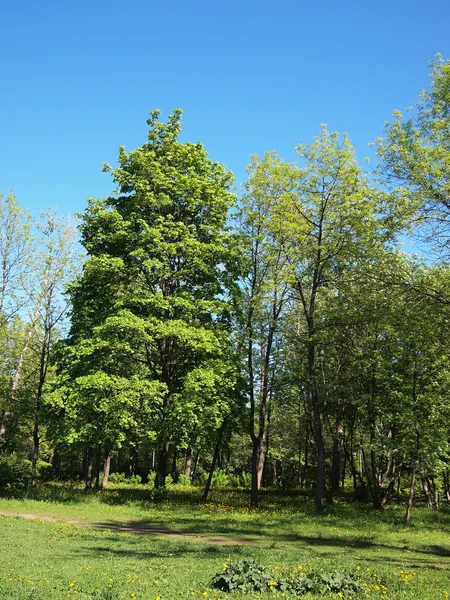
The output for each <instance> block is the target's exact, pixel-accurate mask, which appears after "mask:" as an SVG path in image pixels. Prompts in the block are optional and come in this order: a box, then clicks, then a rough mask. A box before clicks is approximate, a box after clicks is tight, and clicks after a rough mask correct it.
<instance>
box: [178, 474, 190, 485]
mask: <svg viewBox="0 0 450 600" xmlns="http://www.w3.org/2000/svg"><path fill="white" fill-rule="evenodd" d="M177 483H178V484H179V485H191V478H190V476H189V475H184V473H182V474H181V475H178V481H177Z"/></svg>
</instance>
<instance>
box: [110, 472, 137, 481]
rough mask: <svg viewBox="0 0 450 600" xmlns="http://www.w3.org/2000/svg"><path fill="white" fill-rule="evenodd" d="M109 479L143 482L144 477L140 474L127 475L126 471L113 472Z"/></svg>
mask: <svg viewBox="0 0 450 600" xmlns="http://www.w3.org/2000/svg"><path fill="white" fill-rule="evenodd" d="M108 481H110V482H111V483H141V482H142V477H141V476H140V475H134V477H127V476H126V475H125V473H111V474H110V475H109V478H108Z"/></svg>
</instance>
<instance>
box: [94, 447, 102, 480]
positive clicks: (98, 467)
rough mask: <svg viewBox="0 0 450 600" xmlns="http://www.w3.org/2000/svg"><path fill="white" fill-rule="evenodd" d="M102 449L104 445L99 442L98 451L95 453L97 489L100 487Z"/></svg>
mask: <svg viewBox="0 0 450 600" xmlns="http://www.w3.org/2000/svg"><path fill="white" fill-rule="evenodd" d="M101 451H102V445H101V444H98V446H97V451H96V453H95V489H96V490H99V489H100V455H101Z"/></svg>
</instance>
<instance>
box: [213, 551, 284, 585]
mask: <svg viewBox="0 0 450 600" xmlns="http://www.w3.org/2000/svg"><path fill="white" fill-rule="evenodd" d="M271 581H272V579H271V573H270V571H269V569H267V568H266V567H263V566H261V565H259V564H258V563H257V562H256V561H254V560H252V559H244V560H238V561H233V562H231V563H230V564H229V565H228V564H227V565H226V566H225V567H224V569H223V571H222V572H221V573H218V574H217V575H216V576H215V577H214V578H213V580H212V582H211V587H213V588H218V589H219V590H221V591H223V592H244V593H245V592H263V591H265V590H267V589H269V588H270V583H271Z"/></svg>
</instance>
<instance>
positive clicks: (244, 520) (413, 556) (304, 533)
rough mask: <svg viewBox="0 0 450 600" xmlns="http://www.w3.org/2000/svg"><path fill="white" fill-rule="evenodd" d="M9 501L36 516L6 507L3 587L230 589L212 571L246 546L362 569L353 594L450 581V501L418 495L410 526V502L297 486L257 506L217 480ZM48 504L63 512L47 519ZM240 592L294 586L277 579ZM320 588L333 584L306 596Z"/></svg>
mask: <svg viewBox="0 0 450 600" xmlns="http://www.w3.org/2000/svg"><path fill="white" fill-rule="evenodd" d="M0 511H3V512H4V513H6V512H9V513H11V512H13V513H14V512H15V513H19V514H23V513H28V514H31V515H34V516H36V517H37V518H29V519H22V518H17V517H11V516H3V517H2V518H0V598H8V599H11V600H16V599H17V600H18V599H20V600H22V599H27V600H28V599H34V600H60V599H63V598H78V599H82V600H87V599H91V598H92V599H94V598H96V599H98V600H119V599H120V600H124V599H128V600H133V599H136V600H156V599H157V598H160V600H171V599H174V600H175V599H177V598H191V599H192V598H204V597H207V598H225V597H230V594H225V593H222V592H218V591H214V590H212V589H211V588H210V582H211V579H212V577H213V575H214V574H215V573H217V572H218V571H221V570H222V568H223V565H224V564H229V563H230V561H233V560H237V559H240V558H253V559H255V560H256V561H257V562H258V563H260V564H263V565H265V566H267V567H270V568H271V569H272V572H273V574H274V578H277V577H278V576H279V575H280V574H283V573H284V574H285V575H286V576H287V577H290V576H291V574H292V577H299V576H301V573H302V572H309V571H311V570H322V571H326V572H327V571H341V572H347V573H357V574H358V575H360V578H361V580H362V582H363V584H364V591H363V592H361V593H360V594H359V595H355V596H354V599H356V598H359V597H361V598H362V597H367V598H374V599H376V598H388V599H390V600H394V599H396V600H412V599H414V600H433V599H442V598H448V597H449V593H450V535H449V533H450V511H449V509H448V507H444V508H443V509H442V510H441V511H439V512H432V511H429V510H428V509H426V507H424V506H417V507H415V508H414V511H415V512H414V521H413V523H411V524H410V525H408V526H405V525H403V524H402V520H401V519H402V516H403V512H404V508H403V506H402V507H397V506H390V507H388V508H387V509H386V510H384V511H383V512H378V511H374V510H373V509H372V508H371V507H369V506H364V505H359V504H353V503H350V502H348V503H346V502H336V503H335V504H333V505H332V506H331V507H328V508H327V511H326V513H325V514H324V515H321V516H320V517H318V516H317V515H315V514H314V511H313V506H312V504H311V501H310V500H309V499H308V498H305V497H302V496H298V495H290V496H283V495H278V494H275V493H267V494H263V497H262V502H261V508H259V509H258V510H251V509H249V508H248V494H247V493H244V492H239V491H234V492H233V491H226V492H219V491H215V492H213V493H212V495H211V501H210V502H209V503H208V504H203V505H202V504H200V503H199V498H198V491H197V490H195V489H189V488H173V489H172V490H170V491H169V494H168V496H167V498H166V499H164V500H162V501H160V502H157V503H155V502H153V501H152V500H151V496H150V494H149V491H148V490H146V489H145V487H144V486H135V487H127V486H114V487H112V486H111V488H110V489H108V490H105V491H104V492H102V493H99V494H92V495H90V496H88V497H86V496H85V495H84V494H83V493H82V492H81V490H77V489H68V488H65V487H56V486H45V487H42V488H41V489H39V490H37V492H35V493H34V496H33V497H32V496H28V497H26V496H25V497H24V496H22V497H15V498H14V497H9V498H8V497H3V498H0ZM48 516H52V517H54V518H56V519H60V520H59V521H53V522H52V521H44V520H42V519H43V517H48ZM39 517H40V518H39ZM67 520H71V521H77V523H75V522H67ZM80 522H83V523H87V522H89V523H94V524H96V525H97V527H93V526H90V525H84V524H83V525H82V524H79V523H80ZM121 526H124V527H126V528H127V529H126V530H125V531H120V530H118V527H121ZM110 527H113V529H111V528H110ZM154 530H156V531H154ZM239 597H241V598H242V597H245V598H253V597H254V598H260V599H261V600H262V599H263V598H269V597H270V598H278V599H281V598H291V599H292V598H293V596H292V595H290V596H288V595H284V594H282V593H281V592H275V591H272V592H267V593H265V594H254V595H252V594H248V593H247V594H243V595H241V596H239ZM319 597H320V598H323V597H325V596H323V595H321V596H316V597H314V596H309V598H311V599H312V598H319ZM329 597H334V598H339V597H340V596H339V595H337V594H335V595H334V596H329ZM346 597H347V598H349V597H350V596H349V595H347V596H346Z"/></svg>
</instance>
